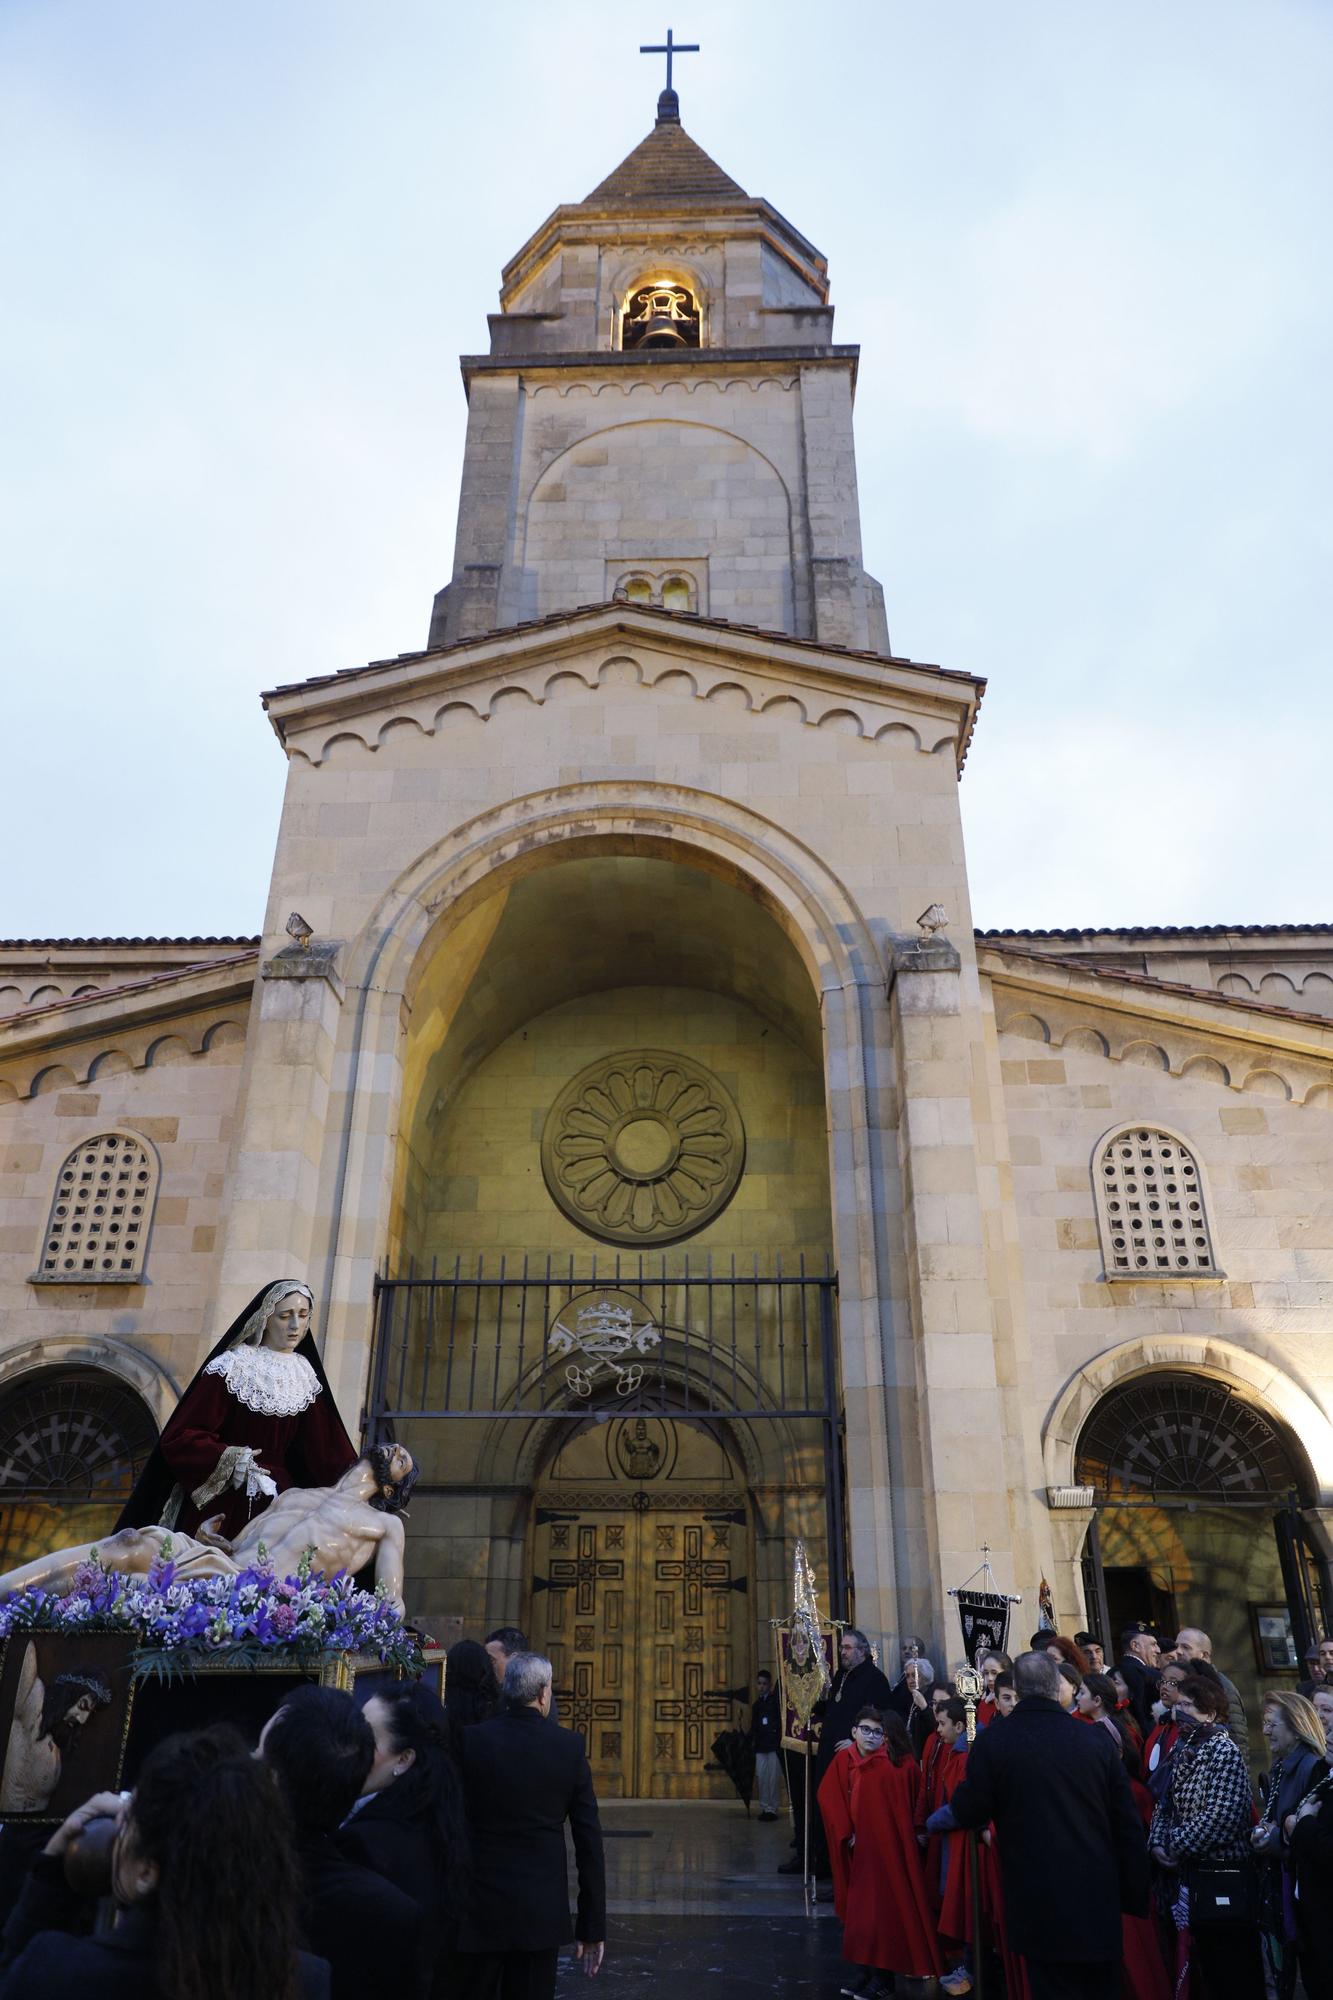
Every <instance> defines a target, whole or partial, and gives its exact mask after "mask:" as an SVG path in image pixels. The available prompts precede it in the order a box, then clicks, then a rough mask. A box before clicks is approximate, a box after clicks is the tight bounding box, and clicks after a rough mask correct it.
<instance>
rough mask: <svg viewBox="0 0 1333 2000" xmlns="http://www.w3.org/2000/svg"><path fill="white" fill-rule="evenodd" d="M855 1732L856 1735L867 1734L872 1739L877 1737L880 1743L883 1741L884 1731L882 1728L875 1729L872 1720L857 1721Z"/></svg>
mask: <svg viewBox="0 0 1333 2000" xmlns="http://www.w3.org/2000/svg"><path fill="white" fill-rule="evenodd" d="M856 1733H857V1735H858V1736H868V1737H870V1738H871V1740H872V1741H873V1740H874V1739H875V1738H878V1739H879V1741H880V1742H881V1743H882V1742H883V1741H884V1731H883V1730H882V1729H876V1727H875V1725H874V1723H873V1722H858V1723H857V1725H856Z"/></svg>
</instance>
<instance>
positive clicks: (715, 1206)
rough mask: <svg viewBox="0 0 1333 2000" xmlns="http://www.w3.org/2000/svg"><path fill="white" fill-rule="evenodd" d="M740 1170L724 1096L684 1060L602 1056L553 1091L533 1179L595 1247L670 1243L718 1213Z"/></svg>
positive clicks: (658, 1054) (642, 1054)
mask: <svg viewBox="0 0 1333 2000" xmlns="http://www.w3.org/2000/svg"><path fill="white" fill-rule="evenodd" d="M744 1165H745V1128H744V1126H743V1125H742V1124H741V1115H740V1112H739V1111H738V1110H737V1109H736V1106H735V1103H734V1102H733V1100H732V1098H731V1096H730V1093H729V1092H728V1091H727V1090H726V1089H725V1088H724V1087H723V1085H722V1084H721V1083H720V1082H719V1081H718V1079H717V1077H715V1076H714V1075H713V1074H712V1073H711V1072H710V1071H709V1070H706V1069H705V1068H704V1067H703V1065H702V1064H701V1063H696V1062H692V1061H691V1060H690V1059H689V1057H688V1056H678V1055H668V1054H665V1053H664V1052H662V1051H660V1050H656V1049H638V1050H633V1051H630V1052H628V1053H625V1054H622V1055H615V1056H604V1057H603V1058H602V1059H601V1060H600V1061H599V1062H595V1063H590V1064H589V1066H588V1067H587V1069H584V1070H580V1072H579V1074H578V1075H577V1076H576V1077H574V1078H572V1079H571V1081H570V1082H569V1083H567V1084H566V1085H565V1088H564V1089H563V1090H562V1091H561V1093H560V1095H559V1097H558V1098H557V1099H556V1101H555V1103H554V1105H553V1106H552V1107H551V1111H550V1115H549V1116H548V1118H547V1120H546V1129H545V1131H544V1132H543V1134H542V1172H543V1173H544V1175H545V1176H546V1185H547V1187H548V1188H549V1189H550V1192H551V1198H552V1200H553V1201H554V1202H555V1203H556V1204H557V1206H558V1207H559V1208H561V1209H562V1210H563V1211H564V1213H565V1214H566V1215H567V1216H568V1217H569V1219H570V1221H571V1222H575V1223H577V1224H578V1226H579V1228H580V1229H583V1230H586V1232H587V1233H588V1235H590V1236H595V1237H597V1238H598V1239H599V1240H600V1241H602V1242H604V1243H627V1244H635V1243H674V1242H678V1241H679V1240H680V1238H681V1237H683V1236H691V1235H693V1234H694V1232H695V1231H696V1230H698V1229H702V1228H703V1226H704V1224H705V1223H707V1222H711V1221H712V1219H713V1217H714V1216H715V1215H718V1214H720V1213H721V1211H722V1209H724V1208H725V1207H726V1205H727V1203H728V1202H729V1201H730V1199H731V1197H732V1195H733V1194H734V1193H735V1191H736V1185H737V1182H738V1181H739V1180H740V1177H741V1171H742V1169H743V1167H744Z"/></svg>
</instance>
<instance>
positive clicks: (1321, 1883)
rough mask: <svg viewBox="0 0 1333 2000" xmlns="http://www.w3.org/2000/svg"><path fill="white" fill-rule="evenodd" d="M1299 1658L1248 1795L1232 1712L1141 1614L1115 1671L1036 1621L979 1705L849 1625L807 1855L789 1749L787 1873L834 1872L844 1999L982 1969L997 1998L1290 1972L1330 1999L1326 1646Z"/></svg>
mask: <svg viewBox="0 0 1333 2000" xmlns="http://www.w3.org/2000/svg"><path fill="white" fill-rule="evenodd" d="M964 1664H965V1663H964ZM1306 1664H1307V1667H1308V1669H1309V1678H1308V1679H1307V1680H1306V1681H1304V1682H1302V1683H1301V1684H1300V1687H1299V1688H1298V1689H1297V1690H1295V1691H1286V1690H1273V1691H1270V1692H1267V1693H1265V1694H1264V1696H1263V1700H1262V1715H1261V1728H1262V1732H1263V1737H1264V1739H1265V1742H1266V1746H1267V1758H1268V1767H1267V1769H1266V1770H1265V1771H1264V1772H1263V1773H1262V1775H1261V1776H1260V1779H1259V1782H1258V1785H1257V1787H1254V1788H1252V1785H1251V1778H1250V1762H1249V1758H1250V1740H1249V1724H1248V1718H1247V1716H1246V1713H1245V1708H1244V1704H1243V1702H1242V1700H1241V1697H1240V1694H1239V1692H1238V1690H1237V1689H1236V1687H1235V1685H1234V1683H1233V1682H1232V1681H1231V1680H1229V1679H1228V1677H1227V1676H1226V1674H1225V1673H1223V1672H1222V1671H1221V1669H1220V1668H1219V1667H1218V1666H1217V1665H1215V1664H1214V1662H1213V1659H1212V1645H1211V1641H1210V1640H1209V1637H1208V1634H1207V1633H1206V1632H1202V1631H1200V1630H1198V1629H1196V1628H1192V1627H1191V1628H1186V1629H1184V1630H1182V1631H1180V1632H1179V1633H1177V1634H1176V1636H1175V1639H1174V1642H1173V1643H1172V1644H1171V1645H1170V1647H1169V1650H1164V1649H1163V1647H1162V1646H1161V1644H1160V1643H1159V1641H1158V1639H1157V1638H1156V1636H1155V1635H1154V1634H1153V1633H1152V1632H1151V1631H1150V1630H1149V1629H1148V1628H1147V1627H1146V1626H1145V1625H1142V1624H1140V1625H1135V1626H1133V1627H1131V1628H1130V1629H1129V1630H1128V1631H1126V1632H1124V1633H1123V1634H1122V1635H1121V1638H1120V1646H1119V1651H1118V1654H1117V1656H1116V1658H1115V1659H1114V1660H1113V1661H1111V1662H1108V1661H1107V1660H1106V1658H1105V1655H1104V1652H1103V1648H1102V1646H1101V1645H1100V1644H1099V1642H1098V1641H1097V1640H1096V1639H1095V1638H1094V1637H1093V1635H1092V1634H1090V1633H1087V1632H1080V1633H1077V1634H1076V1635H1075V1637H1074V1638H1073V1639H1070V1638H1067V1637H1064V1636H1062V1635H1059V1634H1057V1633H1055V1632H1052V1631H1040V1632H1036V1633H1034V1634H1033V1635H1032V1638H1031V1640H1030V1641H1029V1650H1028V1651H1027V1652H1025V1653H1023V1654H1021V1655H1020V1656H1019V1657H1018V1659H1017V1660H1011V1659H1010V1658H1009V1657H1008V1655H1007V1654H1004V1653H998V1652H992V1653H989V1654H985V1655H983V1656H982V1658H981V1660H980V1662H979V1666H980V1670H981V1678H982V1689H981V1692H980V1697H979V1699H974V1713H973V1716H972V1717H971V1718H969V1714H968V1706H967V1704H966V1703H965V1702H964V1701H963V1699H962V1698H961V1697H960V1695H959V1691H958V1687H957V1685H956V1684H955V1682H954V1681H953V1680H951V1679H949V1678H947V1677H945V1676H944V1675H942V1674H937V1673H936V1671H935V1668H934V1667H933V1665H932V1663H931V1662H930V1660H929V1659H927V1658H926V1656H925V1652H924V1648H923V1646H922V1644H921V1642H920V1640H918V1639H914V1638H909V1639H907V1640H906V1641H905V1642H904V1644H903V1648H902V1658H901V1673H900V1676H899V1678H898V1680H897V1682H896V1683H895V1684H894V1685H893V1686H890V1685H889V1683H888V1681H887V1680H886V1679H885V1677H884V1675H883V1674H882V1673H881V1671H880V1670H879V1668H878V1667H877V1666H876V1665H875V1663H874V1660H873V1658H872V1657H871V1654H870V1649H869V1646H868V1644H867V1642H866V1639H865V1637H864V1635H863V1634H862V1633H860V1632H857V1631H846V1632H844V1633H843V1635H842V1639H841V1665H840V1670H839V1672H838V1674H837V1675H836V1677H835V1679H834V1683H833V1687H832V1690H831V1693H830V1698H829V1700H828V1702H827V1704H826V1706H825V1708H824V1711H823V1720H822V1728H821V1736H820V1742H819V1748H818V1751H817V1754H816V1756H815V1758H814V1759H813V1782H814V1783H815V1784H816V1785H817V1788H818V1791H817V1798H818V1807H819V1811H818V1814H817V1816H816V1818H817V1822H818V1825H817V1830H815V1831H814V1834H813V1838H811V1840H810V1843H809V1852H808V1855H807V1853H806V1851H805V1848H804V1843H803V1842H802V1838H801V1828H802V1809H803V1804H804V1799H803V1789H802V1787H803V1783H804V1777H805V1767H806V1760H805V1758H804V1757H800V1756H791V1757H789V1764H788V1768H789V1786H790V1791H791V1799H792V1808H793V1819H794V1824H795V1826H796V1828H797V1843H798V1852H797V1854H796V1855H795V1856H794V1857H793V1859H792V1860H791V1861H789V1862H786V1863H784V1864H783V1871H784V1872H790V1873H798V1872H800V1873H805V1872H806V1870H807V1867H808V1868H809V1870H810V1871H811V1872H813V1873H814V1874H815V1875H816V1876H817V1877H820V1878H822V1879H827V1881H828V1884H829V1891H828V1893H830V1894H831V1897H832V1900H833V1902H834V1904H835V1906H836V1910H837V1914H838V1915H839V1917H840V1918H841V1920H842V1923H843V1951H844V1956H845V1959H846V1961H847V1965H848V1971H847V1974H846V1978H845V1981H844V1984H843V1987H842V1991H843V1993H844V1994H846V1995H848V1996H852V2000H880V1996H882V1995H885V1994H887V1993H889V1992H891V1991H893V1990H894V1983H895V1980H896V1981H898V1982H900V1983H901V1982H902V1981H904V1980H909V1981H910V1980H926V1979H936V1980H938V1981H939V1985H940V1990H941V1991H942V1992H944V1993H947V1994H949V1995H950V1996H960V1995H963V1994H967V1993H970V1992H971V1991H972V1990H973V1987H974V1986H975V1985H976V1984H977V1983H978V1982H979V1977H980V1978H981V1980H982V1983H984V1985H985V1990H986V1992H987V1994H997V1995H998V1994H999V1993H1003V1994H1004V1996H1005V2000H1057V1996H1058V2000H1291V1996H1292V1995H1293V1994H1294V1993H1295V1991H1296V1985H1297V1979H1298V1976H1299V1978H1300V1979H1301V1980H1302V1981H1303V1983H1304V1990H1305V1994H1306V1995H1307V2000H1329V1996H1333V1639H1329V1638H1325V1639H1323V1640H1322V1641H1321V1642H1320V1645H1319V1647H1318V1648H1316V1649H1315V1650H1314V1651H1313V1653H1312V1654H1311V1655H1310V1656H1308V1657H1307V1662H1306ZM955 1671H956V1672H957V1671H959V1670H958V1669H955ZM969 1721H971V1724H972V1730H973V1734H972V1736H971V1738H969ZM1079 1724H1083V1725H1085V1726H1084V1727H1078V1726H1077V1725H1079ZM1256 1747H1257V1746H1256ZM899 1990H901V1984H900V1989H899Z"/></svg>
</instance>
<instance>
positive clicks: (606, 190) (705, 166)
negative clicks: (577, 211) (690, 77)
mask: <svg viewBox="0 0 1333 2000" xmlns="http://www.w3.org/2000/svg"><path fill="white" fill-rule="evenodd" d="M748 199H749V196H748V195H747V194H746V192H745V189H744V188H743V187H741V185H740V184H739V182H737V181H734V180H733V179H732V178H731V175H730V174H724V173H723V171H722V169H721V167H719V166H718V164H717V162H716V160H710V159H709V157H708V155H707V153H705V151H704V149H703V147H702V146H700V145H698V144H697V143H696V142H695V140H693V139H691V137H690V135H689V133H688V132H687V131H685V130H684V128H683V127H682V126H681V125H678V124H676V123H675V121H674V120H671V121H668V120H666V119H662V120H660V121H659V123H658V124H656V125H654V127H653V129H652V131H651V132H650V133H649V134H648V137H647V138H646V139H643V140H641V141H640V143H639V144H638V145H637V146H636V147H635V148H634V151H633V152H632V153H631V154H630V155H629V156H628V158H626V159H623V160H622V161H621V162H620V165H619V166H618V167H617V168H616V169H615V171H614V172H613V173H609V174H608V175H607V177H606V179H605V180H604V181H601V182H599V183H598V185H597V186H596V187H595V188H594V189H593V191H592V193H591V194H590V195H588V196H587V198H586V199H585V200H584V201H583V203H582V204H581V206H582V207H584V208H600V207H603V206H604V205H605V204H606V203H607V202H609V201H615V202H622V201H623V202H631V203H633V204H635V205H636V206H638V205H639V204H641V203H645V202H664V203H665V202H675V201H714V200H723V201H748Z"/></svg>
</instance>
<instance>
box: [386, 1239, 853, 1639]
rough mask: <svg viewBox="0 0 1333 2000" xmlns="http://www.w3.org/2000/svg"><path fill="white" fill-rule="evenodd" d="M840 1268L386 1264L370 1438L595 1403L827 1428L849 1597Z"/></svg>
mask: <svg viewBox="0 0 1333 2000" xmlns="http://www.w3.org/2000/svg"><path fill="white" fill-rule="evenodd" d="M836 1297H837V1278H836V1276H835V1275H834V1274H833V1272H832V1270H831V1269H829V1268H828V1267H827V1266H826V1267H825V1269H824V1270H823V1271H822V1272H818V1273H816V1272H812V1271H810V1270H808V1269H807V1265H806V1259H805V1258H804V1257H799V1258H798V1259H797V1260H796V1264H795V1268H794V1269H792V1268H788V1269H784V1268H783V1264H782V1260H781V1258H778V1259H776V1260H775V1264H774V1268H773V1269H772V1270H764V1271H761V1270H760V1268H759V1265H758V1263H757V1261H756V1262H755V1263H754V1265H753V1268H752V1269H751V1270H749V1271H741V1270H738V1269H737V1267H736V1259H735V1258H734V1257H733V1258H731V1259H729V1260H728V1268H727V1269H726V1270H725V1271H718V1270H715V1269H714V1266H713V1260H712V1258H711V1257H706V1258H704V1259H703V1260H700V1259H699V1258H697V1257H696V1258H695V1259H694V1260H693V1261H691V1259H690V1258H689V1257H688V1256H686V1257H682V1258H679V1259H671V1258H668V1257H666V1256H661V1257H655V1258H650V1257H645V1256H633V1255H629V1256H626V1255H617V1256H614V1257H611V1258H602V1259H598V1258H597V1257H596V1256H593V1257H590V1258H583V1259H580V1258H577V1257H574V1256H570V1257H555V1256H546V1257H543V1258H534V1257H531V1256H525V1257H513V1258H511V1257H506V1256H500V1257H497V1258H493V1259H492V1260H491V1262H490V1266H489V1268H488V1265H487V1260H486V1258H485V1257H484V1256H478V1257H477V1259H476V1261H475V1264H469V1266H468V1267H467V1268H465V1267H464V1263H463V1260H462V1258H461V1257H458V1258H455V1259H454V1260H453V1264H452V1267H446V1268H445V1270H444V1271H443V1272H442V1271H441V1269H440V1267H439V1264H438V1261H437V1262H434V1263H432V1265H431V1268H430V1272H429V1274H428V1275H427V1274H425V1273H421V1272H418V1271H417V1270H416V1269H415V1268H414V1269H412V1270H411V1271H410V1272H409V1275H408V1276H406V1277H396V1278H395V1277H389V1276H388V1275H387V1274H386V1275H384V1276H377V1277H376V1280H375V1337H374V1352H373V1357H372V1365H371V1377H370V1399H369V1406H368V1409H367V1413H366V1424H367V1436H368V1437H369V1438H370V1439H371V1440H372V1441H376V1442H378V1441H380V1440H383V1439H386V1438H391V1437H393V1436H394V1435H395V1434H396V1426H397V1425H398V1424H400V1423H403V1422H406V1421H414V1422H415V1421H419V1420H421V1419H423V1418H424V1419H439V1420H444V1419H449V1420H461V1421H484V1422H495V1421H497V1420H500V1419H504V1418H509V1417H515V1418H523V1419H526V1420H528V1421H531V1419H532V1418H534V1417H541V1418H549V1419H551V1420H553V1421H555V1422H565V1423H580V1422H583V1421H585V1420H586V1419H587V1417H588V1415H589V1413H590V1412H592V1411H600V1412H606V1411H615V1412H616V1413H618V1414H624V1415H639V1414H644V1413H647V1414H651V1415H654V1416H661V1417H673V1418H676V1419H689V1418H694V1419H696V1420H702V1421H706V1420H707V1419H709V1418H734V1419H738V1420H740V1421H744V1422H749V1423H760V1422H765V1421H767V1422H772V1421H775V1420H786V1421H788V1422H795V1421H809V1422H812V1423H816V1424H818V1425H819V1426H820V1430H821V1434H822V1444H823V1455H824V1465H825V1494H826V1504H827V1512H828V1539H829V1598H830V1605H831V1607H838V1608H839V1610H845V1607H846V1592H847V1563H846V1548H847V1535H846V1523H845V1519H844V1510H843V1426H842V1416H841V1406H840V1400H839V1395H838V1373H837V1353H836V1337H835V1317H834V1315H835V1310H836V1308H835V1301H836Z"/></svg>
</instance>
